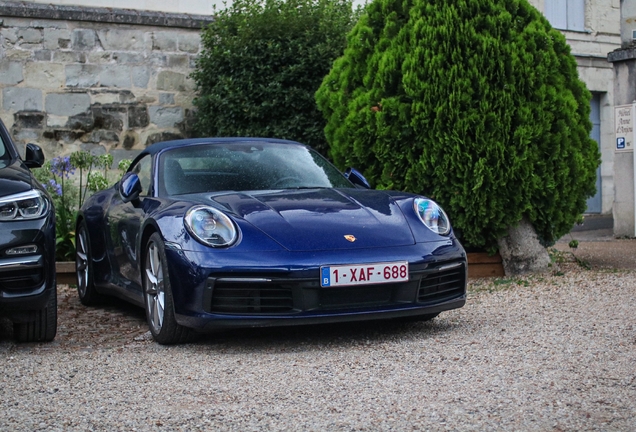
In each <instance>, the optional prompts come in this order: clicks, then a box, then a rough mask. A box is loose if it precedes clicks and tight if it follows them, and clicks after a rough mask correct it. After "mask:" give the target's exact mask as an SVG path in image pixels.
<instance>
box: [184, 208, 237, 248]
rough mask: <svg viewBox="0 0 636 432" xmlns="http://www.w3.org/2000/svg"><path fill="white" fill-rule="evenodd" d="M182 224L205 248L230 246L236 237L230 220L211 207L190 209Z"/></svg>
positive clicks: (235, 231)
mask: <svg viewBox="0 0 636 432" xmlns="http://www.w3.org/2000/svg"><path fill="white" fill-rule="evenodd" d="M184 222H185V226H186V228H187V230H188V232H189V233H190V234H192V236H193V237H194V238H195V239H197V240H198V241H199V242H201V243H203V244H205V245H207V246H212V247H223V246H230V245H232V244H234V242H235V241H236V239H237V237H238V231H237V229H236V227H235V226H234V222H232V219H230V218H229V217H228V216H227V215H226V214H225V213H223V212H221V211H219V210H217V209H215V208H213V207H207V206H202V205H200V206H194V207H192V208H191V209H190V210H188V211H187V213H186V215H185V218H184Z"/></svg>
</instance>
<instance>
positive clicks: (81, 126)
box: [65, 113, 95, 132]
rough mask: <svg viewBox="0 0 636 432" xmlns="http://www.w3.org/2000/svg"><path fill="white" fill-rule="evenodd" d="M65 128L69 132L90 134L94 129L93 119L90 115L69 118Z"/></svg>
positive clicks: (83, 114)
mask: <svg viewBox="0 0 636 432" xmlns="http://www.w3.org/2000/svg"><path fill="white" fill-rule="evenodd" d="M65 126H66V127H67V128H68V129H71V130H81V131H84V132H90V131H92V130H93V129H95V119H94V118H93V116H92V115H90V114H87V113H82V114H78V115H75V116H71V117H69V118H68V120H67V121H66V125H65Z"/></svg>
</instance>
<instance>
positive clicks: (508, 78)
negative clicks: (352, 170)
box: [316, 0, 599, 251]
mask: <svg viewBox="0 0 636 432" xmlns="http://www.w3.org/2000/svg"><path fill="white" fill-rule="evenodd" d="M347 40H348V44H347V48H346V50H345V53H344V55H343V56H342V57H340V58H339V59H338V60H336V61H335V63H334V65H333V67H332V69H331V71H330V73H329V74H328V75H327V76H326V77H325V79H324V80H323V83H322V86H321V87H320V89H319V90H318V92H317V93H316V101H317V103H318V106H319V108H320V110H321V111H322V112H323V114H324V115H325V118H326V119H327V127H326V128H325V134H326V136H327V140H328V142H329V144H330V151H331V156H332V158H333V159H334V161H335V162H336V164H337V165H339V166H340V167H345V166H356V167H358V168H359V169H361V170H362V171H363V172H364V174H365V175H366V176H367V177H368V178H369V180H371V181H372V182H373V183H374V186H375V187H378V188H390V189H400V190H408V191H412V192H416V193H422V194H425V195H428V196H430V197H432V198H434V199H435V200H437V201H438V202H439V203H440V204H441V205H442V206H443V207H444V208H445V209H446V211H447V213H448V214H449V216H450V217H451V219H452V221H453V225H454V226H455V228H456V230H457V231H459V232H461V237H462V240H463V242H464V244H465V245H466V246H472V247H479V248H486V249H488V250H490V251H494V250H496V249H497V245H498V240H499V239H500V238H501V237H502V236H504V235H506V234H507V232H508V230H509V228H510V227H514V226H515V225H517V224H518V223H519V222H520V221H522V219H524V220H527V221H529V222H530V223H531V224H532V225H533V226H534V229H535V230H536V233H537V235H538V238H539V239H540V240H541V241H542V243H543V244H550V243H552V242H554V241H555V240H557V239H558V238H559V237H560V236H562V235H563V234H565V233H567V232H568V231H569V230H570V229H571V227H572V225H573V224H574V223H575V221H576V220H577V219H578V218H579V217H580V215H581V214H582V213H583V211H584V210H585V208H586V198H587V197H589V196H591V195H593V194H594V189H595V175H596V168H597V166H598V164H599V152H598V149H597V144H596V143H595V142H594V141H593V140H592V139H591V138H590V137H589V133H590V130H591V127H592V125H591V122H590V120H589V111H590V97H591V95H590V93H589V92H588V90H587V89H586V87H585V85H584V84H583V83H582V82H581V81H580V80H579V78H578V74H577V69H576V61H575V59H574V57H573V56H572V55H571V54H570V49H569V46H568V45H567V44H566V41H565V38H564V37H563V35H562V34H561V33H559V32H558V31H556V30H554V29H552V28H551V26H550V24H549V23H548V21H547V20H546V19H545V18H544V17H543V16H542V15H541V14H540V13H539V12H538V11H537V10H536V9H535V8H534V7H532V6H531V5H530V4H529V3H528V2H527V0H375V1H373V2H372V3H371V4H369V5H368V6H367V9H366V13H365V14H364V15H363V16H362V17H361V19H360V20H359V21H358V23H357V24H356V25H355V27H354V28H353V29H352V31H351V32H350V33H349V35H348V38H347Z"/></svg>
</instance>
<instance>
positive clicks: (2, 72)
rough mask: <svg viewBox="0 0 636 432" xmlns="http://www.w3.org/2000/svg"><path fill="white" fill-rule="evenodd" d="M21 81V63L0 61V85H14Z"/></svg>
mask: <svg viewBox="0 0 636 432" xmlns="http://www.w3.org/2000/svg"><path fill="white" fill-rule="evenodd" d="M23 79H24V77H23V76H22V64H21V63H18V62H10V61H4V60H3V61H0V84H4V85H16V84H18V83H20V82H22V80H23Z"/></svg>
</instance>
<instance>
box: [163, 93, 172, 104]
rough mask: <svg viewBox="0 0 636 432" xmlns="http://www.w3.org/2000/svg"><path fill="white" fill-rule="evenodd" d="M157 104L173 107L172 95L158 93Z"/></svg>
mask: <svg viewBox="0 0 636 432" xmlns="http://www.w3.org/2000/svg"><path fill="white" fill-rule="evenodd" d="M159 103H160V104H161V105H174V93H159Z"/></svg>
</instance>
